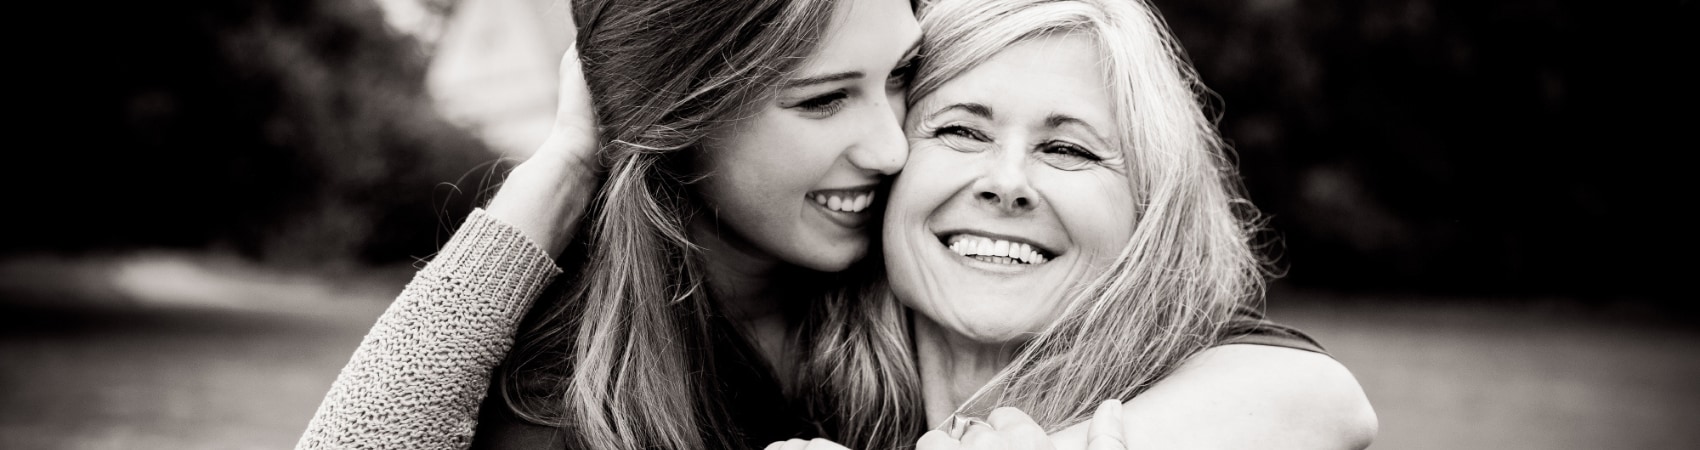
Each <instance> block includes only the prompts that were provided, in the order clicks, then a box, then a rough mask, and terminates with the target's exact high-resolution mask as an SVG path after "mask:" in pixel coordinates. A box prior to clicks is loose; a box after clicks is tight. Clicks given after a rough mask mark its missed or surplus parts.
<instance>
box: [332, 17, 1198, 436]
mask: <svg viewBox="0 0 1700 450" xmlns="http://www.w3.org/2000/svg"><path fill="white" fill-rule="evenodd" d="M573 7H574V12H575V14H574V15H575V18H576V21H577V22H578V23H579V24H580V26H581V29H580V30H579V39H578V42H579V43H580V49H581V50H582V55H574V54H569V55H567V58H565V59H564V60H563V74H564V75H563V86H564V90H563V92H564V94H563V99H572V98H577V99H580V100H582V99H583V98H586V97H589V98H594V99H595V104H594V107H592V106H591V105H587V104H584V103H582V102H575V101H573V100H565V101H563V103H562V110H561V112H560V114H559V118H558V123H557V129H556V132H555V133H554V134H553V135H552V137H551V138H550V139H549V141H548V142H547V143H546V144H545V145H544V147H543V149H541V150H540V151H539V152H538V153H537V154H536V155H534V156H533V157H532V158H531V159H529V160H527V161H526V162H524V163H522V164H521V165H520V166H519V167H518V168H516V169H515V170H514V172H513V173H512V174H511V175H510V178H509V179H508V182H507V183H506V185H505V186H504V187H503V188H502V190H501V191H500V192H499V193H498V194H497V196H496V198H495V199H494V200H493V201H492V202H491V203H490V205H489V206H488V208H487V209H485V210H483V211H479V212H475V213H474V214H473V215H472V217H470V218H469V219H468V220H467V223H466V224H465V225H463V226H462V228H461V230H459V231H458V232H457V233H456V235H455V237H454V238H453V239H451V240H450V242H449V243H448V244H446V245H445V247H444V248H443V250H442V251H441V252H440V253H439V255H438V256H437V257H436V258H435V259H434V260H433V261H432V263H431V264H430V265H428V266H427V267H426V268H424V269H423V270H421V272H420V273H419V274H418V276H416V277H415V279H414V281H413V282H412V283H410V284H409V286H408V288H407V289H406V290H404V292H403V293H402V295H401V297H400V298H399V299H398V300H397V302H396V303H395V304H394V305H392V307H391V309H390V310H389V311H387V312H386V313H385V315H384V316H383V317H381V318H380V319H379V321H378V323H377V324H376V325H375V326H374V328H373V330H372V332H371V333H370V334H369V335H368V336H367V338H366V340H365V341H364V342H362V345H361V347H360V348H359V349H358V350H357V351H356V353H355V355H354V357H353V358H352V359H351V361H350V362H349V365H348V366H347V367H345V368H344V371H343V373H342V375H341V376H340V377H339V378H338V381H337V382H336V384H334V385H333V386H332V389H331V392H330V393H329V394H327V397H326V400H325V402H324V404H322V405H321V407H320V410H319V413H318V414H317V415H316V416H315V418H314V420H313V422H312V423H311V424H310V425H309V428H308V430H307V432H306V434H305V435H304V436H303V439H302V441H301V443H300V446H301V447H305V448H315V447H337V446H362V447H381V448H383V447H394V448H463V447H466V446H468V445H474V444H476V445H479V446H490V447H515V448H519V447H525V446H529V445H534V444H535V445H538V446H545V447H560V446H568V447H575V448H577V447H583V448H639V447H642V448H650V447H659V448H727V447H743V446H754V445H760V444H765V443H767V442H769V441H772V440H776V439H783V438H788V437H796V436H819V435H824V436H832V437H835V438H839V439H841V440H843V441H845V442H846V443H851V444H853V445H856V446H857V447H864V448H890V447H895V446H901V445H906V444H908V443H910V442H913V438H914V436H916V435H918V434H919V433H920V431H921V428H922V424H921V418H920V417H919V415H918V414H914V413H913V411H914V409H915V408H917V407H918V403H916V401H915V399H914V398H912V397H910V396H908V395H906V394H904V393H906V392H913V389H912V386H911V387H905V385H912V384H913V383H914V381H915V380H913V377H912V376H909V375H906V374H912V373H914V370H913V368H912V367H911V366H912V365H913V360H912V359H909V358H908V357H907V356H906V355H907V354H908V353H907V351H906V349H904V348H901V347H902V346H904V345H906V344H905V342H906V341H905V340H903V339H902V335H903V327H904V326H905V321H904V320H903V316H902V312H901V311H902V310H901V308H900V307H899V306H898V305H895V304H890V303H877V302H865V301H861V300H862V299H863V298H864V297H863V296H860V295H852V294H855V292H850V289H852V288H853V287H857V286H863V285H864V284H862V283H857V282H852V280H854V279H856V278H857V277H860V276H865V274H866V272H870V271H869V270H859V269H857V268H856V267H854V266H855V265H856V262H857V261H858V260H861V259H862V258H863V257H864V256H865V254H866V253H867V252H868V248H869V246H870V245H871V242H872V240H873V239H872V236H873V234H872V233H873V229H872V228H873V227H872V226H871V225H875V224H874V223H873V221H874V220H875V219H877V218H878V217H880V213H879V209H880V208H879V206H880V203H881V200H882V199H883V197H884V193H883V188H882V186H883V185H884V184H885V180H886V178H888V177H889V176H890V175H891V174H893V173H895V172H896V171H897V170H898V169H899V168H901V167H902V165H903V162H904V158H905V155H906V152H907V149H906V145H905V142H904V139H903V137H902V134H901V130H900V126H899V124H900V121H901V117H902V113H903V109H902V108H903V98H902V95H903V93H904V91H905V90H906V86H905V82H906V81H907V67H908V66H909V61H910V60H911V59H912V58H913V54H914V48H915V45H916V43H917V41H918V40H919V29H918V26H917V24H916V22H915V20H914V16H913V12H912V9H911V6H910V5H909V4H908V3H907V2H903V1H901V0H868V1H854V2H852V1H842V2H839V1H827V0H817V1H808V0H795V1H777V0H771V1H750V2H731V3H726V2H717V1H708V0H666V1H654V0H650V1H637V0H604V1H580V2H574V5H573ZM580 59H582V60H583V62H584V64H583V76H582V78H580V77H579V76H578V75H577V74H579V70H578V68H579V66H578V64H577V62H578V60H580ZM583 84H588V87H589V93H588V94H581V95H578V96H577V97H574V96H573V95H572V94H570V93H572V92H581V93H582V92H583V90H584V87H582V85H583ZM591 124H596V125H591ZM598 135H600V136H602V137H603V138H604V139H597V138H596V136H598ZM598 174H605V175H602V176H605V178H606V179H605V181H601V182H600V184H598V181H597V180H598ZM592 193H594V194H593V195H592ZM586 205H589V206H588V208H589V209H588V213H586V211H587V209H586V208H587V206H586ZM580 215H587V217H588V220H587V221H586V222H585V228H584V231H585V233H584V234H585V239H582V240H575V239H574V236H575V232H576V231H577V224H578V222H579V217H580ZM569 244H572V245H569ZM569 247H571V248H569ZM563 252H564V253H563ZM556 255H562V256H561V262H562V265H563V266H564V267H566V268H567V270H566V271H565V272H564V273H568V274H569V276H567V277H563V278H562V279H561V280H558V282H557V283H556V284H555V289H556V290H557V291H559V299H558V300H553V299H554V298H555V297H556V295H546V294H543V293H542V291H543V290H544V287H545V286H547V285H549V284H550V281H551V280H552V279H553V277H554V276H555V275H556V274H558V273H563V272H562V271H559V270H557V269H555V267H554V264H553V261H552V258H553V257H554V256H556ZM873 269H874V270H877V269H878V267H877V266H875V267H873ZM540 296H542V297H545V298H549V299H551V301H549V302H546V303H545V304H544V305H542V307H540V308H539V309H538V311H536V312H535V313H534V314H531V316H530V318H529V319H527V324H526V325H525V326H524V327H523V329H522V331H521V332H520V335H519V337H518V341H519V344H518V346H517V347H513V348H514V350H515V351H514V352H513V354H512V355H508V350H509V349H510V346H512V345H513V343H514V341H515V338H514V333H515V330H516V328H522V327H521V326H520V324H519V322H520V319H521V317H522V316H525V315H526V314H527V310H528V309H529V308H530V305H531V304H532V302H533V301H534V300H535V299H537V298H538V297H540ZM504 359H506V360H507V364H506V365H505V367H504V369H503V370H502V371H501V376H499V377H498V381H497V382H496V383H494V384H495V386H496V387H497V388H496V389H493V391H494V392H495V393H496V394H497V395H494V396H492V397H491V401H489V402H485V408H484V410H483V412H484V413H485V414H486V415H487V416H488V417H486V420H484V421H483V422H482V423H480V421H479V419H478V416H477V414H478V412H479V405H480V401H481V399H482V398H484V396H485V394H486V393H487V390H486V387H487V386H490V385H491V381H490V380H491V373H492V370H493V368H494V367H495V366H496V365H497V364H498V363H499V362H501V361H503V360H504ZM1211 367H1221V366H1211ZM1208 372H1210V373H1216V372H1215V371H1214V369H1212V370H1211V371H1208ZM1168 382H1169V381H1165V383H1168ZM533 424H536V425H533ZM475 428H476V429H477V430H478V433H477V442H474V441H473V432H474V429H475Z"/></svg>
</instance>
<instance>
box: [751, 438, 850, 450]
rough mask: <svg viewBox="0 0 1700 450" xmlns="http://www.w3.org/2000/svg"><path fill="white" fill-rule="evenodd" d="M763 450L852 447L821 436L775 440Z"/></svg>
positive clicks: (819, 449) (835, 449) (840, 449)
mask: <svg viewBox="0 0 1700 450" xmlns="http://www.w3.org/2000/svg"><path fill="white" fill-rule="evenodd" d="M763 450H850V449H848V448H845V447H844V446H842V445H838V443H837V442H833V441H829V440H826V439H821V438H814V439H810V440H807V441H805V440H802V439H788V440H784V441H779V442H774V443H772V444H767V447H764V448H763Z"/></svg>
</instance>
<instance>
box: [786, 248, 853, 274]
mask: <svg viewBox="0 0 1700 450" xmlns="http://www.w3.org/2000/svg"><path fill="white" fill-rule="evenodd" d="M867 255H868V245H867V244H866V243H863V244H861V245H857V246H855V247H854V248H845V249H834V250H832V251H824V252H816V253H813V254H809V255H805V256H804V257H803V258H800V259H799V260H798V262H797V263H796V264H797V265H798V266H802V267H803V268H805V269H809V270H813V271H816V272H826V273H835V272H843V271H845V270H849V269H850V266H853V265H855V264H856V262H857V261H861V260H862V258H863V257H865V256H867Z"/></svg>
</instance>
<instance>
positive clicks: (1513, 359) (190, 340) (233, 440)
mask: <svg viewBox="0 0 1700 450" xmlns="http://www.w3.org/2000/svg"><path fill="white" fill-rule="evenodd" d="M402 269H404V270H401V271H390V272H386V274H382V275H374V276H370V277H346V278H345V279H342V280H338V281H331V280H326V279H323V278H316V277H309V276H286V275H278V274H272V273H268V272H265V271H263V270H259V269H254V268H245V267H244V266H243V265H242V264H240V263H236V262H232V261H218V260H212V261H207V260H197V259H195V258H193V257H180V256H170V255H165V256H158V255H155V256H143V257H135V258H128V259H119V260H110V261H94V262H90V261H53V260H45V261H43V260H35V261H26V262H24V263H18V262H15V261H14V262H10V263H6V262H0V361H3V364H0V405H4V407H3V408H0V448H6V449H14V448H15V449H55V448H68V449H119V448H122V449H245V448H288V447H290V446H292V445H293V444H294V442H295V439H296V438H297V436H298V435H299V433H300V432H301V430H302V429H303V428H305V426H306V422H307V419H308V418H309V417H311V416H312V414H313V410H314V409H315V408H316V407H317V406H318V403H319V399H320V397H321V396H323V395H324V393H325V390H326V389H328V388H329V386H330V383H331V381H332V380H333V379H334V378H335V377H336V372H337V370H338V369H340V368H341V367H342V365H343V363H344V362H346V361H347V359H348V356H349V354H350V353H351V352H352V351H353V349H354V347H355V345H357V344H358V343H359V340H360V338H361V336H363V335H364V333H365V331H366V328H367V327H368V326H370V325H371V323H372V321H373V320H374V319H375V318H376V317H377V315H378V314H379V313H380V312H381V310H382V308H383V307H384V306H386V304H387V303H388V301H389V300H390V299H391V298H393V296H394V295H395V293H396V292H398V291H399V290H400V289H401V286H402V284H404V283H405V282H406V275H407V271H406V270H405V269H406V268H402ZM1270 304H1271V309H1270V316H1271V317H1273V318H1275V319H1276V320H1280V321H1283V322H1287V323H1290V324H1292V325H1295V326H1298V327H1300V328H1303V329H1304V330H1306V331H1308V332H1310V333H1311V334H1312V335H1314V336H1316V337H1317V338H1318V339H1319V340H1321V341H1322V342H1323V344H1324V345H1326V346H1327V347H1328V348H1329V350H1330V351H1331V352H1332V353H1333V354H1334V356H1335V357H1336V358H1338V359H1340V360H1341V361H1343V362H1345V363H1346V365H1347V366H1348V367H1350V368H1351V369H1352V371H1353V372H1354V373H1355V374H1357V376H1358V378H1359V380H1360V381H1361V382H1362V383H1363V385H1364V387H1365V390H1366V391H1367V393H1368V394H1369V396H1370V399H1371V401H1372V402H1374V404H1375V407H1376V411H1377V413H1378V414H1379V416H1380V419H1381V433H1380V436H1379V438H1378V439H1377V440H1376V444H1375V446H1374V447H1373V448H1376V449H1602V448H1611V449H1638V448H1647V449H1652V448H1659V449H1670V448H1700V432H1697V431H1696V430H1695V429H1694V428H1693V424H1696V423H1700V406H1697V405H1696V404H1695V403H1694V400H1695V399H1700V359H1697V358H1696V357H1695V355H1697V354H1700V352H1697V350H1700V331H1696V330H1695V329H1694V327H1693V326H1692V325H1690V324H1693V323H1694V322H1695V321H1694V320H1693V319H1689V318H1673V319H1659V318H1656V317H1645V316H1639V317H1641V318H1628V317H1630V316H1632V315H1622V314H1617V315H1612V314H1601V313H1598V312H1597V311H1595V312H1590V311H1586V310H1580V309H1575V308H1568V309H1567V307H1565V306H1563V305H1564V304H1563V303H1556V304H1557V305H1559V306H1552V305H1546V306H1543V305H1540V304H1526V303H1525V304H1516V305H1512V304H1510V303H1509V302H1505V301H1485V300H1484V301H1474V302H1470V301H1461V300H1460V301H1449V302H1444V303H1441V302H1435V301H1433V300H1432V299H1429V300H1424V299H1392V298H1383V297H1375V296H1330V295H1325V294H1318V293H1292V292H1277V293H1276V294H1274V296H1273V298H1272V299H1271V300H1270Z"/></svg>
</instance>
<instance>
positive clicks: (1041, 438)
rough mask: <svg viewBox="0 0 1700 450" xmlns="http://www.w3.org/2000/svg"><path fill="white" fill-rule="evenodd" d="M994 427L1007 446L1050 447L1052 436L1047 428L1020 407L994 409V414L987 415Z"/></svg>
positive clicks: (1026, 447)
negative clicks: (1046, 430)
mask: <svg viewBox="0 0 1700 450" xmlns="http://www.w3.org/2000/svg"><path fill="white" fill-rule="evenodd" d="M986 421H987V422H990V423H991V424H992V428H996V429H997V430H998V435H999V439H998V440H999V441H1001V442H1002V444H1001V445H1003V446H1004V447H1005V448H1019V449H1049V448H1053V446H1052V445H1051V437H1050V436H1049V435H1047V434H1046V433H1045V428H1044V427H1041V426H1039V423H1038V422H1034V421H1033V417H1032V416H1028V415H1027V413H1025V412H1022V411H1021V410H1019V409H1015V408H1010V407H1003V408H998V409H994V410H992V415H991V416H988V417H986Z"/></svg>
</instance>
